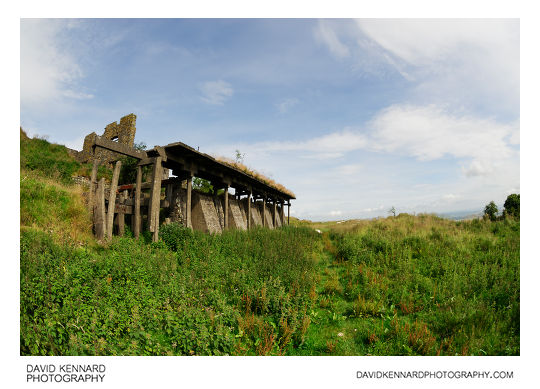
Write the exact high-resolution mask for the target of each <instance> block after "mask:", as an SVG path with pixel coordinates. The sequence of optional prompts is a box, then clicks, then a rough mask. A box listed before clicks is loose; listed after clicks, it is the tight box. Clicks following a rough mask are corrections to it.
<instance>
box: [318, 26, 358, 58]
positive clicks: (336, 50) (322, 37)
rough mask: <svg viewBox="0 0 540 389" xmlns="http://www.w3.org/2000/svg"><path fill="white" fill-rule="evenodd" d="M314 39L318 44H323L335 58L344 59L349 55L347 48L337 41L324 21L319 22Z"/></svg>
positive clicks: (336, 37)
mask: <svg viewBox="0 0 540 389" xmlns="http://www.w3.org/2000/svg"><path fill="white" fill-rule="evenodd" d="M315 37H316V38H317V40H318V41H319V42H321V43H323V44H325V45H326V46H327V47H328V49H329V50H330V52H331V53H332V54H333V55H335V56H336V57H338V58H345V57H348V56H349V55H350V51H349V48H348V47H347V46H346V45H345V44H343V43H342V42H341V41H340V40H339V38H338V36H337V34H336V32H335V31H334V30H333V29H332V28H331V27H330V25H329V24H328V23H327V22H325V21H324V20H320V21H319V24H318V26H317V28H316V30H315Z"/></svg>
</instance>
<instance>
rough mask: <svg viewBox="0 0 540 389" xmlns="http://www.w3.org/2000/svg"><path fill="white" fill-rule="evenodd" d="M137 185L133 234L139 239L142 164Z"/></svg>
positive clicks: (138, 172)
mask: <svg viewBox="0 0 540 389" xmlns="http://www.w3.org/2000/svg"><path fill="white" fill-rule="evenodd" d="M135 185H136V186H135V195H134V196H135V201H134V206H135V209H134V222H133V236H134V237H135V238H136V239H137V238H139V234H140V232H141V194H142V188H141V186H142V166H137V181H136V182H135Z"/></svg>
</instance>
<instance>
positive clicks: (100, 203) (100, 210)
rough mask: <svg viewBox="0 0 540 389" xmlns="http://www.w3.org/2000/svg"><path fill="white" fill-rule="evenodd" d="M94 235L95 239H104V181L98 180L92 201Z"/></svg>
mask: <svg viewBox="0 0 540 389" xmlns="http://www.w3.org/2000/svg"><path fill="white" fill-rule="evenodd" d="M94 233H95V234H96V239H98V240H103V239H104V238H105V179H104V178H102V179H101V180H99V183H98V184H97V189H96V199H95V201H94Z"/></svg>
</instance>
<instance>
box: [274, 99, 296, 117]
mask: <svg viewBox="0 0 540 389" xmlns="http://www.w3.org/2000/svg"><path fill="white" fill-rule="evenodd" d="M298 103H299V100H298V99H296V98H287V99H283V100H281V101H280V102H279V103H277V104H276V107H277V109H278V111H279V112H280V113H287V112H289V110H290V109H291V108H292V107H294V106H295V105H297V104H298Z"/></svg>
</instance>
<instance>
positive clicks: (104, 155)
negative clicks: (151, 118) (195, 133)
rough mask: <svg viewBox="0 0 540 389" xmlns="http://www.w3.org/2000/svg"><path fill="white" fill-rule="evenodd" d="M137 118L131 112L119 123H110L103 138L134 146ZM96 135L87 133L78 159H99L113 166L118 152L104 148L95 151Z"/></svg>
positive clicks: (87, 160)
mask: <svg viewBox="0 0 540 389" xmlns="http://www.w3.org/2000/svg"><path fill="white" fill-rule="evenodd" d="M136 120H137V116H135V114H132V113H131V114H129V115H127V116H124V117H123V118H121V119H120V123H119V124H118V123H117V122H112V123H110V124H108V125H107V126H106V127H105V131H104V132H103V135H101V138H103V139H107V140H111V141H115V142H118V144H121V145H126V146H128V147H130V148H132V147H133V145H134V142H135V132H136V131H137V129H136V127H135V122H136ZM96 136H97V135H96V133H95V132H92V133H91V134H88V135H86V137H85V138H84V144H83V149H82V151H80V152H79V153H78V154H77V155H76V156H75V157H76V159H77V160H78V161H79V162H82V163H86V162H93V161H94V159H98V160H99V161H100V163H102V164H107V165H111V166H112V163H113V162H114V161H116V160H118V157H119V155H118V153H115V152H114V151H111V150H106V149H102V148H99V149H96V150H95V152H93V150H92V146H93V145H94V142H95V139H96Z"/></svg>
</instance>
